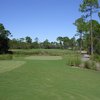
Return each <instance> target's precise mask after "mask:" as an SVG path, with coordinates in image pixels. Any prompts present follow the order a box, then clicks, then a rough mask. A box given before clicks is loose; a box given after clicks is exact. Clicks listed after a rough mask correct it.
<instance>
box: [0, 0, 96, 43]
mask: <svg viewBox="0 0 100 100" xmlns="http://www.w3.org/2000/svg"><path fill="white" fill-rule="evenodd" d="M81 1H82V0H0V23H2V24H3V25H4V26H5V28H6V29H7V30H9V31H10V32H11V33H12V35H13V37H11V38H24V37H26V36H30V37H31V38H32V39H33V41H34V39H35V38H36V37H38V38H39V41H41V42H42V41H44V40H46V39H48V40H49V41H56V38H57V37H58V36H62V37H64V36H68V37H69V38H72V37H73V36H74V35H75V34H76V27H75V26H74V25H73V23H74V22H75V20H76V19H77V18H80V17H81V15H82V14H81V13H80V12H79V5H80V3H81ZM95 18H96V19H97V17H95Z"/></svg>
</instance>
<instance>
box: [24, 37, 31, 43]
mask: <svg viewBox="0 0 100 100" xmlns="http://www.w3.org/2000/svg"><path fill="white" fill-rule="evenodd" d="M25 39H26V43H30V44H31V43H32V39H31V37H29V36H26V37H25Z"/></svg>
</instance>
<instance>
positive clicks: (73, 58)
mask: <svg viewBox="0 0 100 100" xmlns="http://www.w3.org/2000/svg"><path fill="white" fill-rule="evenodd" d="M66 59H67V65H69V66H77V67H78V66H79V65H80V64H81V58H80V56H79V55H67V56H66Z"/></svg>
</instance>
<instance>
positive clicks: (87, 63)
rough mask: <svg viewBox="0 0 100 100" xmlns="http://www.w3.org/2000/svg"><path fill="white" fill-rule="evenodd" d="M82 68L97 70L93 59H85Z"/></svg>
mask: <svg viewBox="0 0 100 100" xmlns="http://www.w3.org/2000/svg"><path fill="white" fill-rule="evenodd" d="M84 68H87V69H93V70H97V68H96V62H94V61H85V62H84Z"/></svg>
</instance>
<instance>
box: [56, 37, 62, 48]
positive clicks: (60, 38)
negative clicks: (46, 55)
mask: <svg viewBox="0 0 100 100" xmlns="http://www.w3.org/2000/svg"><path fill="white" fill-rule="evenodd" d="M57 41H59V44H60V48H63V47H62V46H63V37H61V36H59V37H57Z"/></svg>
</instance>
